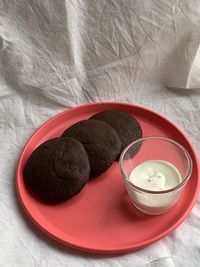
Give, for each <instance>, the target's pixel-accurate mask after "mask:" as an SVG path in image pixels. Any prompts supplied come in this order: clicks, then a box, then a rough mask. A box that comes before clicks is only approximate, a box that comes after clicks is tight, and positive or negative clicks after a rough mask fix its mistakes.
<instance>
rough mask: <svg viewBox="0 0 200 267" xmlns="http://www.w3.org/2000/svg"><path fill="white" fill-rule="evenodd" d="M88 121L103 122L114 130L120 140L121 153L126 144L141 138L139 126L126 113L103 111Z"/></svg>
mask: <svg viewBox="0 0 200 267" xmlns="http://www.w3.org/2000/svg"><path fill="white" fill-rule="evenodd" d="M90 119H92V120H100V121H105V122H107V123H108V124H109V125H111V126H112V127H113V128H114V129H115V131H116V132H117V134H118V135H119V137H120V140H121V144H122V146H121V152H122V150H123V149H124V148H125V147H126V146H127V145H128V144H130V143H131V142H133V141H135V140H137V139H139V138H141V137H142V128H141V126H140V124H139V123H138V121H137V120H136V119H135V118H134V117H133V116H131V115H130V114H129V113H128V112H125V111H122V110H105V111H102V112H99V113H96V114H95V115H94V116H92V117H91V118H90Z"/></svg>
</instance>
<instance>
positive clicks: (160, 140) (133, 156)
mask: <svg viewBox="0 0 200 267" xmlns="http://www.w3.org/2000/svg"><path fill="white" fill-rule="evenodd" d="M147 160H159V161H166V162H168V163H170V164H173V165H174V166H175V167H176V169H177V170H178V171H179V174H180V176H181V181H180V183H179V184H178V185H177V186H175V187H173V188H170V189H168V190H163V191H152V190H147V189H143V188H141V187H138V186H136V185H134V184H133V183H132V182H130V174H131V172H132V170H133V169H135V168H136V167H137V166H138V165H139V164H141V163H142V162H144V161H147ZM119 163H120V169H121V173H122V176H123V178H124V182H125V186H126V189H127V192H128V195H129V198H130V201H131V202H132V204H133V205H134V206H135V207H136V208H137V209H138V210H140V211H141V212H143V213H145V214H149V215H159V214H162V213H165V212H167V211H168V210H169V209H170V208H171V207H173V206H174V205H175V204H176V202H177V201H178V199H179V197H180V195H181V193H182V191H183V189H184V187H185V185H186V184H187V182H188V180H189V178H190V176H191V173H192V159H191V157H190V154H189V153H188V151H187V150H186V149H185V148H184V147H183V146H182V145H181V144H179V143H177V142H176V141H174V140H171V139H169V138H165V137H156V136H153V137H144V138H141V139H138V140H136V141H135V142H133V143H131V144H129V145H128V146H127V147H126V148H125V149H124V151H123V152H122V154H121V156H120V160H119Z"/></svg>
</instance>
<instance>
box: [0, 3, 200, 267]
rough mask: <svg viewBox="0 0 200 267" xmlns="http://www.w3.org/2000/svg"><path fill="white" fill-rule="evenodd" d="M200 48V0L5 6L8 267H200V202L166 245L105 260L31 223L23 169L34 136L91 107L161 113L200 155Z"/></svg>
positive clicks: (2, 213)
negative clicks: (69, 111) (18, 187)
mask: <svg viewBox="0 0 200 267" xmlns="http://www.w3.org/2000/svg"><path fill="white" fill-rule="evenodd" d="M199 43H200V1H199V0H182V1H181V0H180V1H179V0H143V1H141V0H85V1H81V0H57V1H50V0H35V1H33V0H3V1H2V0H0V240H1V241H0V266H4V267H6V266H8V267H12V266H26V267H27V266H28V267H31V266H41V267H43V266H50V267H51V266H52V267H56V266H58V267H62V266H65V267H66V266H69V267H73V266H74V267H79V266H87V267H88V266H92V267H98V266H104V267H106V266H119V267H122V266H126V267H129V266H159V267H160V266H165V267H172V266H175V267H178V266H181V267H184V266H185V267H190V266H191V267H193V266H199V264H200V202H199V200H198V202H197V203H196V205H195V207H194V208H193V210H192V213H191V214H190V216H189V217H188V218H187V219H186V220H185V222H184V223H183V224H182V225H181V226H180V227H179V228H178V229H177V230H176V231H174V232H173V233H172V234H170V235H169V236H167V237H166V238H164V239H163V240H161V241H159V242H157V243H155V244H153V245H151V246H148V247H146V248H144V249H142V250H140V251H135V252H132V253H128V254H126V255H118V256H114V255H110V256H104V255H91V254H89V253H83V252H78V251H75V250H72V249H69V248H67V247H66V248H65V247H63V246H61V245H59V244H57V243H56V242H54V241H51V240H50V239H49V238H47V237H46V236H45V235H44V234H43V233H41V232H40V231H39V230H38V229H36V227H35V226H33V224H32V223H31V222H30V220H29V219H27V218H26V216H25V215H24V213H23V212H22V209H21V207H20V205H19V204H18V201H17V197H16V193H15V167H16V164H17V160H18V157H19V155H20V152H21V150H22V148H23V146H24V144H25V142H26V141H27V139H28V138H29V136H30V135H31V134H32V133H33V132H34V130H36V129H37V127H38V126H40V125H41V124H42V123H43V122H45V121H46V120H47V119H49V118H50V117H52V116H53V115H55V114H57V113H58V112H60V111H63V110H64V109H66V108H68V107H72V106H76V105H79V104H81V103H85V102H95V101H123V102H130V103H136V104H139V105H143V106H145V107H148V108H151V109H153V110H155V111H157V112H159V113H161V114H162V115H164V116H166V117H167V118H169V119H170V120H172V121H173V122H174V123H176V124H177V125H178V126H179V127H180V128H182V129H183V130H184V131H185V133H186V134H187V136H188V137H189V138H190V139H191V141H192V142H193V144H194V145H195V147H196V149H197V151H198V152H199V151H200V91H198V90H193V89H194V88H195V89H196V88H197V89H198V88H200V75H199V61H200V60H199V54H200V51H199ZM181 88H183V89H184V88H186V89H189V90H181ZM154 227H156V225H155V226H154Z"/></svg>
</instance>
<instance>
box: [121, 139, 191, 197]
mask: <svg viewBox="0 0 200 267" xmlns="http://www.w3.org/2000/svg"><path fill="white" fill-rule="evenodd" d="M150 139H159V140H163V141H167V142H170V143H172V144H174V145H176V146H178V147H179V148H180V149H181V150H182V151H183V152H184V154H185V156H186V158H187V162H188V166H187V171H186V174H185V176H184V178H183V180H182V182H181V183H180V184H178V185H177V186H175V187H172V188H170V189H167V190H161V191H153V190H148V189H144V188H141V187H139V186H136V185H134V184H133V183H131V182H130V181H129V177H127V175H126V173H125V171H124V167H123V159H124V156H125V154H126V152H127V151H128V150H129V149H130V148H131V147H132V146H134V145H135V144H137V143H139V142H143V141H145V140H150ZM119 166H120V170H121V173H122V175H123V178H124V180H125V181H126V182H127V183H128V184H129V185H130V186H131V187H132V188H133V189H136V190H137V191H141V192H144V193H149V194H165V193H169V192H173V191H176V190H177V189H179V188H181V187H183V186H184V185H185V184H186V182H187V181H188V180H189V178H190V176H191V173H192V168H193V163H192V158H191V156H190V154H189V152H188V151H187V149H186V148H185V147H184V146H182V145H181V144H179V143H178V142H176V141H175V140H173V139H170V138H167V137H163V136H146V137H142V138H139V139H137V140H135V141H134V142H131V143H130V144H128V145H127V146H126V147H125V148H124V150H123V151H122V153H121V155H120V158H119Z"/></svg>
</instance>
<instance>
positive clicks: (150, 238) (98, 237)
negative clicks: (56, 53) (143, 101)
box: [16, 102, 200, 253]
mask: <svg viewBox="0 0 200 267" xmlns="http://www.w3.org/2000/svg"><path fill="white" fill-rule="evenodd" d="M107 109H119V110H125V111H127V112H130V113H131V114H132V115H133V116H134V117H135V118H136V119H137V120H138V121H139V123H140V125H141V126H142V129H143V136H165V137H168V138H172V139H174V140H176V141H178V142H179V143H181V144H182V145H183V146H185V147H186V148H187V149H188V151H189V153H190V154H191V157H192V160H193V173H192V176H191V178H190V180H189V182H188V184H187V185H186V187H185V189H184V193H183V194H182V197H181V199H180V200H179V201H178V203H177V204H176V205H175V206H174V207H173V208H172V209H171V210H170V211H169V212H168V213H166V214H163V215H159V216H148V215H144V214H142V213H141V212H139V211H138V210H136V209H135V208H134V206H133V205H132V204H131V203H130V201H129V199H128V196H127V193H126V190H125V187H124V183H123V178H122V177H121V173H120V169H119V165H118V162H117V161H116V162H114V163H113V165H112V166H111V167H110V169H109V170H108V171H107V172H105V173H104V174H103V175H101V176H99V177H97V178H96V179H94V180H91V181H89V182H88V184H87V185H86V186H85V187H84V188H83V190H82V191H81V192H80V194H78V195H77V196H75V197H73V198H72V199H70V200H68V201H65V202H63V203H61V204H58V205H46V204H43V203H41V202H39V201H38V200H37V199H35V198H33V197H32V196H31V195H30V194H29V192H28V191H27V189H26V187H25V185H24V181H23V168H24V165H25V163H26V161H27V159H28V157H29V156H30V154H31V153H32V151H33V150H34V149H35V148H36V147H37V146H38V145H40V144H41V143H42V142H44V141H46V140H48V139H50V138H53V137H56V136H59V135H61V134H62V132H63V131H64V129H66V128H67V127H69V126H70V125H72V124H74V123H76V122H78V121H80V120H84V119H88V118H89V117H90V116H92V115H93V114H95V113H96V112H100V111H103V110H107ZM44 160H45V159H44ZM16 187H17V192H18V196H19V199H20V202H21V204H22V206H23V208H24V210H25V212H26V214H27V215H28V217H29V218H30V219H31V220H32V221H33V222H34V223H35V224H36V225H37V226H38V227H39V228H40V229H41V230H42V231H43V232H44V233H46V234H47V235H48V236H50V237H51V238H54V239H55V240H57V241H59V242H61V243H63V244H65V245H67V246H71V247H74V248H77V249H81V250H85V251H91V252H97V253H122V252H128V251H131V250H135V249H139V248H142V247H144V246H147V245H149V244H151V243H153V242H155V241H157V240H159V239H161V238H163V237H164V236H166V235H168V234H169V233H171V232H172V231H173V230H174V229H175V228H176V227H177V226H178V225H180V224H181V223H182V222H183V220H184V219H185V218H186V216H187V215H188V214H189V212H190V211H191V209H192V207H193V205H194V203H195V201H196V199H197V195H198V191H199V187H200V182H199V164H198V159H197V156H196V153H195V151H194V148H193V147H192V145H191V143H190V141H189V140H188V139H187V137H186V136H185V135H184V134H183V133H182V131H181V130H179V129H178V128H177V127H176V126H175V125H174V124H173V123H171V122H170V121H169V120H167V119H165V118H164V117H162V116H161V115H159V114H157V113H155V112H153V111H150V110H148V109H146V108H143V107H139V106H135V105H131V104H126V103H117V102H103V103H93V104H86V105H81V106H78V107H75V108H72V109H68V110H66V111H64V112H62V113H60V114H58V115H57V116H55V117H53V118H52V119H50V120H49V121H47V122H46V123H45V124H44V125H42V126H41V127H40V128H39V129H38V130H37V131H36V132H35V133H34V134H33V135H32V137H31V138H30V139H29V141H28V142H27V144H26V145H25V147H24V149H23V151H22V154H21V156H20V159H19V162H18V166H17V171H16Z"/></svg>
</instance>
